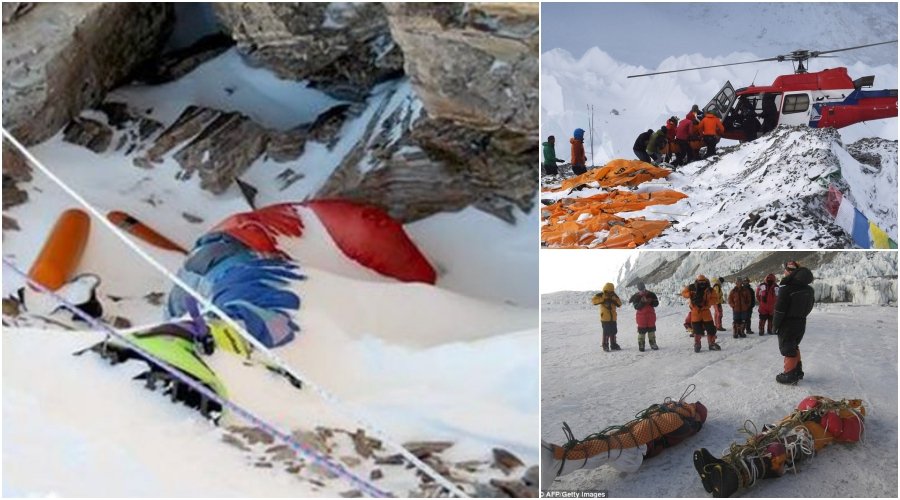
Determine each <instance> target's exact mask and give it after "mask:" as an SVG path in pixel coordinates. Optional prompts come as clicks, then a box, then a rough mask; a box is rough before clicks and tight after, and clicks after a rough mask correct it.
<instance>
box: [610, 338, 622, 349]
mask: <svg viewBox="0 0 900 500" xmlns="http://www.w3.org/2000/svg"><path fill="white" fill-rule="evenodd" d="M609 348H610V349H611V350H613V351H621V350H622V348H621V347H619V344H616V341H615V340H613V343H612V344H611V345H610V346H609Z"/></svg>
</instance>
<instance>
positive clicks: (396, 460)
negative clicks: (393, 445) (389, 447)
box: [375, 453, 406, 465]
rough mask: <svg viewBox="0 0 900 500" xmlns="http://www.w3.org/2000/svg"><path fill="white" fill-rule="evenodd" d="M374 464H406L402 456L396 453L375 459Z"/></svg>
mask: <svg viewBox="0 0 900 500" xmlns="http://www.w3.org/2000/svg"><path fill="white" fill-rule="evenodd" d="M375 463H376V464H378V465H403V464H404V463H406V459H404V458H403V455H401V454H399V453H397V454H394V455H388V456H386V457H375Z"/></svg>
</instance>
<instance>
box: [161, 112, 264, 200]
mask: <svg viewBox="0 0 900 500" xmlns="http://www.w3.org/2000/svg"><path fill="white" fill-rule="evenodd" d="M267 143H268V134H267V132H266V129H265V128H263V127H261V126H260V125H258V124H257V123H256V122H254V121H253V120H251V119H250V118H249V117H247V116H245V115H243V114H241V113H237V112H233V113H221V114H220V115H219V116H218V117H217V118H216V119H214V120H213V121H212V123H210V124H209V125H208V126H207V127H206V128H204V129H203V132H201V133H200V134H199V135H198V136H197V137H195V138H194V139H193V140H191V142H189V143H188V144H187V145H186V146H185V147H183V148H181V149H180V150H179V151H178V152H177V153H175V155H174V158H175V160H176V161H177V162H178V163H179V164H180V165H181V168H183V169H184V170H185V171H187V173H188V174H190V173H192V172H193V171H197V172H198V173H199V175H200V187H201V188H203V189H205V190H207V191H210V192H212V193H214V194H221V193H223V192H224V191H225V190H226V189H228V187H229V186H230V185H231V183H232V182H234V179H235V177H239V176H240V175H241V174H243V173H244V172H246V171H247V169H248V168H250V165H251V164H252V163H253V162H254V161H256V159H257V158H259V157H260V156H261V155H262V154H263V152H265V150H266V144H267Z"/></svg>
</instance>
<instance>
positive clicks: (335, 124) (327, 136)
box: [309, 104, 350, 149]
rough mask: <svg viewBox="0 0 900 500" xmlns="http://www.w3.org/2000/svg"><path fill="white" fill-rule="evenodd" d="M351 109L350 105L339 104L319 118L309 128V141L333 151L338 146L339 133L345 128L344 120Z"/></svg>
mask: <svg viewBox="0 0 900 500" xmlns="http://www.w3.org/2000/svg"><path fill="white" fill-rule="evenodd" d="M349 109H350V105H349V104H339V105H337V106H333V107H331V108H329V109H328V110H327V111H325V112H324V113H322V114H320V115H319V116H317V117H316V121H314V122H313V123H312V125H310V127H309V139H310V140H313V141H316V142H321V143H323V144H325V145H326V146H327V147H328V149H332V148H333V147H334V145H335V144H337V142H338V139H340V137H338V132H340V131H341V127H343V126H344V120H346V118H347V110H349Z"/></svg>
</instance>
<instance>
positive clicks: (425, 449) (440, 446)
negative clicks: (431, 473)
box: [403, 441, 453, 460]
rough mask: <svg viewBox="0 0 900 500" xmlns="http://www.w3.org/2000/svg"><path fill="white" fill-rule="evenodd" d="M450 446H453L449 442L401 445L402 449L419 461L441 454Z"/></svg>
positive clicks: (413, 442) (414, 442)
mask: <svg viewBox="0 0 900 500" xmlns="http://www.w3.org/2000/svg"><path fill="white" fill-rule="evenodd" d="M451 446H453V443H452V442H450V441H412V442H409V443H405V444H404V445H403V447H404V448H406V449H407V450H409V452H410V453H412V454H413V455H415V456H416V457H417V458H419V459H420V460H421V459H425V458H428V457H430V456H431V455H433V454H435V453H441V452H443V451H444V450H446V449H447V448H450V447H451Z"/></svg>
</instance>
